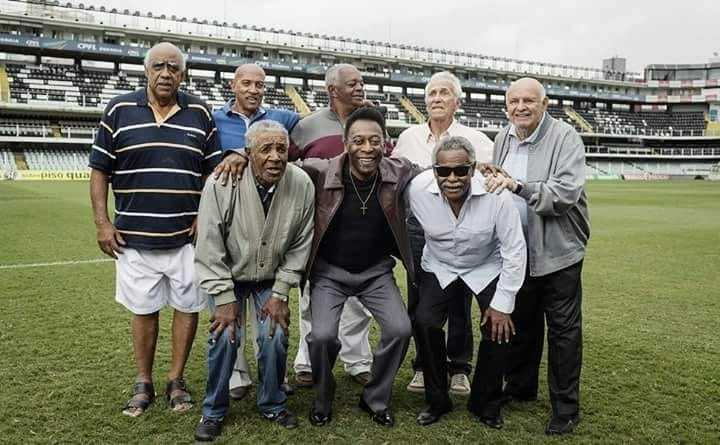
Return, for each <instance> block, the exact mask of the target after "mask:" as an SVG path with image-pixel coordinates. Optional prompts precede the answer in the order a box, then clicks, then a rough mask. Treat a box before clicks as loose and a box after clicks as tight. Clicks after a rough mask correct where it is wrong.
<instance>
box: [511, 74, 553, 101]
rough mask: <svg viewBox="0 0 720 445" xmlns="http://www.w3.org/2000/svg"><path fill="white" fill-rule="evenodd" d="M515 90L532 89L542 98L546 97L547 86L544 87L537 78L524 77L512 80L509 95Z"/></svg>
mask: <svg viewBox="0 0 720 445" xmlns="http://www.w3.org/2000/svg"><path fill="white" fill-rule="evenodd" d="M513 90H524V91H532V92H534V93H535V94H537V95H538V96H539V97H540V99H541V100H542V99H545V87H543V86H542V84H541V83H540V82H538V81H537V79H533V78H532V77H523V78H520V79H518V80H516V81H514V82H511V83H510V87H509V88H508V90H507V95H508V96H509V95H510V92H511V91H513Z"/></svg>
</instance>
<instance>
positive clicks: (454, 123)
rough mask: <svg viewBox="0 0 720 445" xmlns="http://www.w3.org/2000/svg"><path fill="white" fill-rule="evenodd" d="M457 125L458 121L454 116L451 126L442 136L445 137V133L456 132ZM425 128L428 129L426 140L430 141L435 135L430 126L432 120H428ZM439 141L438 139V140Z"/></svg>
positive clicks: (451, 133)
mask: <svg viewBox="0 0 720 445" xmlns="http://www.w3.org/2000/svg"><path fill="white" fill-rule="evenodd" d="M456 126H457V121H456V120H455V118H453V120H452V122H451V123H450V126H449V127H448V129H447V130H445V132H444V133H443V134H441V135H440V137H441V138H442V137H444V136H445V135H448V136H452V135H453V133H454V132H455V127H456ZM425 128H426V129H427V133H426V136H425V142H430V141H432V140H433V138H434V137H435V135H433V132H432V129H431V128H430V121H427V124H426V125H425ZM436 142H437V141H436Z"/></svg>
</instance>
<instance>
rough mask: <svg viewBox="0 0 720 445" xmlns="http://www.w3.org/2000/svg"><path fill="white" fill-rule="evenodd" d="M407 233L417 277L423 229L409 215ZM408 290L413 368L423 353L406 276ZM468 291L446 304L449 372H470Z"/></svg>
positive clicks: (413, 292) (412, 287) (412, 292)
mask: <svg viewBox="0 0 720 445" xmlns="http://www.w3.org/2000/svg"><path fill="white" fill-rule="evenodd" d="M407 227H408V235H409V238H410V249H411V250H412V256H413V258H412V260H413V268H414V269H415V276H416V277H419V276H420V274H421V273H422V272H423V270H422V268H421V267H420V262H421V260H422V252H423V248H424V247H425V233H424V232H423V229H422V227H421V226H420V223H419V222H418V220H417V219H416V218H415V217H414V216H412V215H410V216H409V217H408V221H407ZM407 291H408V314H409V315H410V321H411V322H413V340H414V341H415V359H413V360H412V366H413V370H415V371H420V370H422V369H423V360H424V358H423V355H422V351H420V348H419V347H418V339H417V335H416V334H415V333H414V329H415V328H414V323H415V321H414V320H415V310H416V307H417V302H418V288H417V286H415V285H413V283H412V282H411V281H410V278H409V277H408V279H407ZM472 300H473V296H472V293H469V294H467V295H466V297H465V298H464V299H460V298H458V299H453V300H452V301H451V302H450V306H449V308H448V336H447V372H448V373H449V374H451V375H453V374H465V375H470V372H472V366H471V365H470V361H471V360H472V354H473V331H472V312H471V307H472Z"/></svg>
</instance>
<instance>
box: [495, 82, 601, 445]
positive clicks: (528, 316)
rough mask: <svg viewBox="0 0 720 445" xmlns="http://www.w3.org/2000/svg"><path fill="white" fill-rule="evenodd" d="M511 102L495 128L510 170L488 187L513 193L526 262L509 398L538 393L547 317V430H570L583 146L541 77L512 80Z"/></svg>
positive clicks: (578, 353) (576, 372)
mask: <svg viewBox="0 0 720 445" xmlns="http://www.w3.org/2000/svg"><path fill="white" fill-rule="evenodd" d="M506 104H507V110H508V117H509V119H510V122H511V125H509V126H508V127H506V128H504V129H503V130H501V131H500V133H498V135H497V136H496V138H495V148H494V153H493V160H494V162H496V163H497V164H499V165H501V166H502V167H503V168H504V169H505V170H506V171H507V172H508V173H509V176H507V177H504V176H502V175H497V176H491V177H489V178H488V180H487V187H488V190H490V191H502V190H504V189H509V190H510V191H512V192H513V193H514V194H515V196H514V199H515V203H516V205H517V207H518V210H519V211H520V218H521V220H522V224H523V229H524V231H525V238H526V241H527V245H528V266H529V267H528V271H527V275H528V276H527V277H526V279H525V283H524V284H523V287H522V288H521V289H520V292H518V295H517V304H516V306H515V312H514V313H513V321H514V323H515V327H516V329H517V335H516V336H515V337H514V338H513V345H512V349H511V356H510V364H509V367H508V371H507V373H506V381H507V384H506V386H505V401H506V402H510V401H513V400H515V401H528V400H535V399H537V391H538V373H539V366H540V360H541V358H542V349H543V333H544V321H545V320H547V327H548V332H547V339H548V385H549V387H550V401H551V403H552V410H553V416H552V418H551V419H550V422H549V423H548V426H547V428H546V430H545V432H546V433H547V434H565V433H571V432H573V431H574V430H575V427H576V425H577V423H578V421H579V420H580V418H579V416H578V412H579V406H580V398H579V393H580V368H581V365H582V322H581V315H582V314H581V312H582V311H581V300H582V284H581V272H582V265H583V258H584V256H585V246H586V245H587V241H588V238H589V237H590V218H589V215H588V206H587V195H586V194H585V147H584V145H583V143H582V139H581V138H580V136H579V135H578V133H577V132H576V131H575V130H574V129H573V128H572V127H571V126H570V125H568V124H566V123H564V122H562V121H559V120H557V119H554V118H553V117H552V116H550V115H549V114H548V113H547V111H546V110H547V105H548V98H547V96H546V95H545V89H544V88H543V86H542V85H541V84H540V82H538V81H537V80H535V79H531V78H523V79H518V80H517V81H515V82H513V83H512V84H511V85H510V87H509V88H508V91H507V95H506ZM543 318H545V320H544V319H543Z"/></svg>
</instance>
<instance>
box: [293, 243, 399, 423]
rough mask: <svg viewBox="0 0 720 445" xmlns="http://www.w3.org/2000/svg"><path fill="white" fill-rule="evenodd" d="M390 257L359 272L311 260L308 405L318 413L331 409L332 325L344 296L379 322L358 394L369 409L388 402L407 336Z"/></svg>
mask: <svg viewBox="0 0 720 445" xmlns="http://www.w3.org/2000/svg"><path fill="white" fill-rule="evenodd" d="M394 265H395V261H394V260H392V259H391V258H389V257H388V258H387V259H386V260H383V261H381V262H380V263H379V264H377V265H375V266H373V267H371V268H369V269H367V270H365V271H363V272H360V273H351V272H348V271H346V270H345V269H342V268H340V267H337V266H334V265H332V264H328V263H326V262H325V261H324V260H323V259H322V258H317V259H316V260H315V265H314V266H313V270H312V273H311V278H310V286H311V288H310V295H311V297H310V312H311V314H312V330H311V332H310V334H309V335H308V336H307V342H308V348H309V350H310V363H311V365H312V370H313V384H314V386H315V400H314V401H313V410H314V411H315V412H316V413H318V414H321V415H328V414H330V413H331V412H332V402H333V399H334V398H335V377H334V376H333V367H334V366H335V360H336V359H337V356H338V353H339V352H340V340H338V326H339V324H340V314H341V313H342V309H343V307H344V305H345V301H346V300H347V299H348V297H351V296H356V297H357V299H358V300H360V302H361V303H362V304H363V306H365V307H366V308H367V310H369V311H370V313H371V314H372V316H373V318H375V321H377V323H378V325H379V326H380V341H379V342H378V344H377V347H376V348H375V352H374V354H373V366H372V372H371V377H370V381H369V382H368V383H367V385H365V387H364V388H363V392H362V397H363V399H364V400H365V402H366V403H367V404H368V406H369V407H370V408H371V409H372V410H373V411H374V412H376V413H377V412H382V411H384V410H386V409H388V408H389V407H390V400H391V398H392V386H393V382H394V381H395V375H396V374H397V371H398V369H400V364H401V363H402V361H403V359H404V358H405V353H406V352H407V347H408V343H409V340H410V335H411V327H410V319H409V318H408V315H407V309H406V308H405V304H404V303H403V301H402V297H401V296H400V289H398V287H397V284H395V277H394V275H393V266H394Z"/></svg>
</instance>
